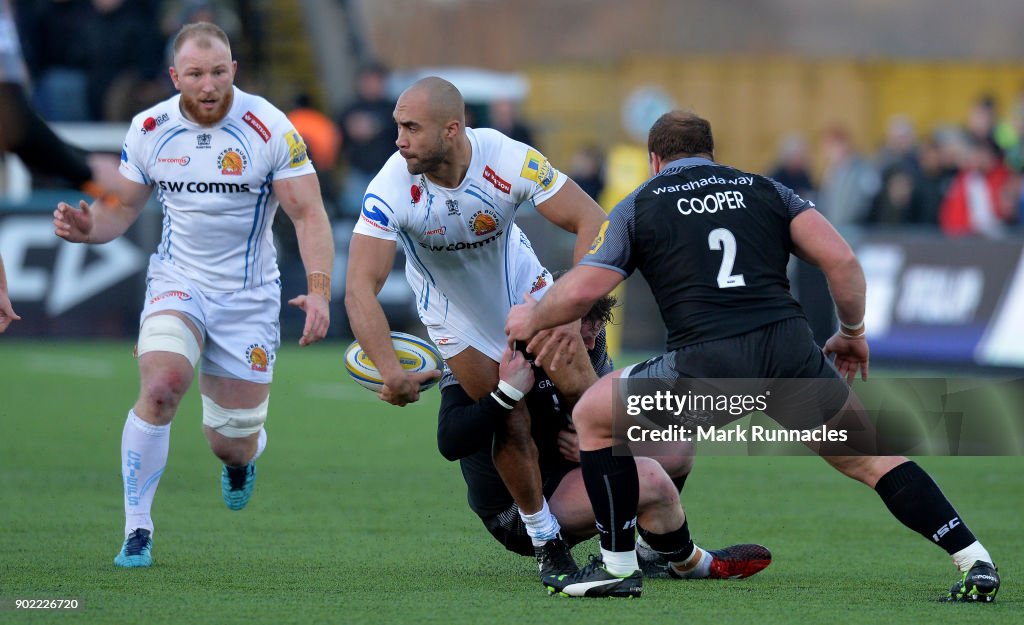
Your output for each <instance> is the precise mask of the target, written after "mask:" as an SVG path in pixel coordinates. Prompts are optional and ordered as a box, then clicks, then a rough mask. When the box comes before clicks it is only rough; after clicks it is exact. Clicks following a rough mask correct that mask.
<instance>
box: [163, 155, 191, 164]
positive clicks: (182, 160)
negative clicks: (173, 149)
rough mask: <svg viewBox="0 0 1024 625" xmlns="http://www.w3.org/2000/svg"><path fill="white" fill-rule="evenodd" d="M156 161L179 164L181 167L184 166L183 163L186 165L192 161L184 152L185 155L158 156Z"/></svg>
mask: <svg viewBox="0 0 1024 625" xmlns="http://www.w3.org/2000/svg"><path fill="white" fill-rule="evenodd" d="M156 162H158V163H166V164H170V165H181V166H182V167H184V166H185V165H188V164H189V163H190V162H192V159H191V158H190V157H189V156H188V155H187V154H186V155H185V156H178V157H172V158H158V159H156Z"/></svg>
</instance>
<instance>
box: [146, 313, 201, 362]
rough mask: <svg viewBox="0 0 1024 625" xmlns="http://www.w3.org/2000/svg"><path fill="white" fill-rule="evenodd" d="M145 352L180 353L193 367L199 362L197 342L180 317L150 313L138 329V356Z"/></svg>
mask: <svg viewBox="0 0 1024 625" xmlns="http://www.w3.org/2000/svg"><path fill="white" fill-rule="evenodd" d="M147 352H173V353H175V354H181V355H182V356H184V357H185V358H188V361H189V362H190V363H192V366H193V367H195V366H196V363H197V362H199V352H200V348H199V342H198V341H197V340H196V335H195V334H193V333H192V330H191V329H190V328H189V327H188V324H187V323H185V322H184V321H183V320H182V319H181V318H180V317H176V316H174V315H150V316H149V317H146V320H145V321H143V322H142V327H141V328H140V329H139V349H138V353H139V356H141V355H143V354H145V353H147Z"/></svg>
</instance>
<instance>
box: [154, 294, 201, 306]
mask: <svg viewBox="0 0 1024 625" xmlns="http://www.w3.org/2000/svg"><path fill="white" fill-rule="evenodd" d="M169 297H177V298H178V299H179V300H181V301H183V302H187V301H189V300H190V299H192V294H191V293H186V292H185V291H164V292H163V293H161V294H160V295H157V296H156V297H154V298H153V299H151V300H149V303H150V304H155V303H157V302H159V301H160V300H164V299H167V298H169Z"/></svg>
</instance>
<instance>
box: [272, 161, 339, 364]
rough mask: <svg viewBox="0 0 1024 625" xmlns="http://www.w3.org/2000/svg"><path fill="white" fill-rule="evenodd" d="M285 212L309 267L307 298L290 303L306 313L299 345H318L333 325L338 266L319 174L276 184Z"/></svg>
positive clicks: (289, 179)
mask: <svg viewBox="0 0 1024 625" xmlns="http://www.w3.org/2000/svg"><path fill="white" fill-rule="evenodd" d="M274 194H275V195H277V199H278V201H280V202H281V209H282V210H284V212H285V214H287V215H288V217H289V218H290V219H291V220H292V223H293V224H295V237H296V239H297V240H298V242H299V254H300V255H301V256H302V264H303V266H304V267H305V268H306V280H307V291H306V295H299V296H298V297H295V298H292V299H291V300H289V301H288V305H289V306H294V307H295V308H300V309H302V310H303V311H304V312H305V313H306V325H305V326H304V327H303V328H302V337H301V338H300V339H299V345H301V346H306V345H310V344H312V343H316V342H317V341H319V340H320V339H322V338H324V337H325V336H327V329H328V328H329V327H330V325H331V307H330V301H331V268H332V267H333V265H334V232H333V231H332V230H331V223H330V221H329V220H328V219H327V211H326V210H324V202H323V197H322V196H321V195H320V182H319V181H318V180H317V177H316V174H307V175H305V176H296V177H294V178H285V179H284V180H281V181H277V182H274Z"/></svg>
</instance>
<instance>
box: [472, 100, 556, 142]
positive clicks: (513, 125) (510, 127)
mask: <svg viewBox="0 0 1024 625" xmlns="http://www.w3.org/2000/svg"><path fill="white" fill-rule="evenodd" d="M487 113H488V117H489V118H490V122H491V123H490V124H489V127H490V128H493V129H495V130H497V131H498V132H500V133H501V134H503V135H505V136H506V137H508V138H510V139H515V140H516V141H519V142H520V143H525V144H526V145H536V144H535V143H534V142H533V131H532V130H530V128H529V127H528V126H527V125H526V123H525V122H524V121H523V119H522V117H520V115H519V106H518V105H517V104H516V103H515V102H514V101H512V100H509V99H507V98H503V99H499V100H494V101H493V102H491V104H490V106H489V107H488V109H487ZM468 123H469V122H467V124H468ZM538 149H539V148H538Z"/></svg>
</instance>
